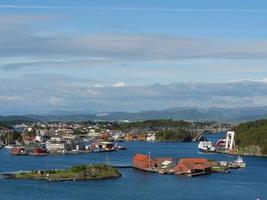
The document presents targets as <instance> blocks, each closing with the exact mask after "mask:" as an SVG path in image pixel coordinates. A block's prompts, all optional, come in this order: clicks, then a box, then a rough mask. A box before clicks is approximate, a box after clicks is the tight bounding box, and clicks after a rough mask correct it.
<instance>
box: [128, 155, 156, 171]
mask: <svg viewBox="0 0 267 200" xmlns="http://www.w3.org/2000/svg"><path fill="white" fill-rule="evenodd" d="M132 165H133V167H134V168H137V169H142V170H147V169H150V168H152V166H153V165H154V161H153V160H152V159H151V158H150V157H149V155H144V154H136V155H135V156H134V157H133V160H132Z"/></svg>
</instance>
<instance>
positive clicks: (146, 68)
mask: <svg viewBox="0 0 267 200" xmlns="http://www.w3.org/2000/svg"><path fill="white" fill-rule="evenodd" d="M266 19H267V2H266V1H265V0H262V1H260V0H254V1H244V0H235V1H233V0H222V1H214V0H198V1H195V0H164V1H162V0H153V3H152V1H149V0H147V1H144V0H135V1H132V0H90V1H85V0H75V1H73V0H57V1H55V0H46V1H42V0H0V81H1V84H0V115H1V114H24V113H47V112H50V111H53V110H86V111H87V110H88V111H90V110H93V111H140V110H151V109H153V110H158V109H165V108H169V107H180V106H190V107H205V108H207V107H237V106H265V105H266V106H267V21H266Z"/></svg>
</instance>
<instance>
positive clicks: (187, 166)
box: [174, 158, 212, 175]
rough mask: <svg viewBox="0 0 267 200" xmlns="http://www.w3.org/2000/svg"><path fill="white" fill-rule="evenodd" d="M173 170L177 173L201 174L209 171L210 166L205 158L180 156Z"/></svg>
mask: <svg viewBox="0 0 267 200" xmlns="http://www.w3.org/2000/svg"><path fill="white" fill-rule="evenodd" d="M174 170H175V171H176V174H178V175H179V174H187V175H201V174H208V173H211V172H212V167H211V165H210V164H209V161H208V160H207V159H205V158H182V159H181V160H180V162H179V163H178V165H177V166H176V167H175V169H174Z"/></svg>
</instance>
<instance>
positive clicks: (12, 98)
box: [0, 95, 25, 103]
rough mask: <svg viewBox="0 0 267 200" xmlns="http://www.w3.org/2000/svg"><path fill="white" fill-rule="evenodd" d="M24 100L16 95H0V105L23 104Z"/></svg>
mask: <svg viewBox="0 0 267 200" xmlns="http://www.w3.org/2000/svg"><path fill="white" fill-rule="evenodd" d="M24 100H25V99H24V98H23V97H20V96H17V95H0V102H2V103H18V102H23V101H24Z"/></svg>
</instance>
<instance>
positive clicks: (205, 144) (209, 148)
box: [198, 141, 216, 152]
mask: <svg viewBox="0 0 267 200" xmlns="http://www.w3.org/2000/svg"><path fill="white" fill-rule="evenodd" d="M198 149H199V150H200V151H201V152H215V150H216V148H215V146H214V145H213V144H212V142H211V141H202V142H199V144H198Z"/></svg>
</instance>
